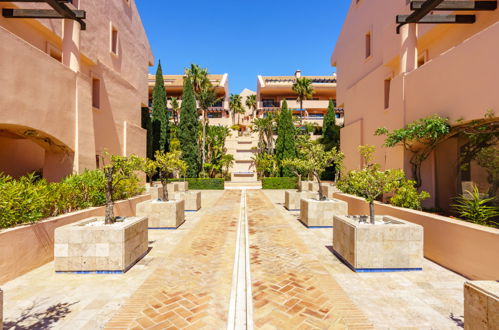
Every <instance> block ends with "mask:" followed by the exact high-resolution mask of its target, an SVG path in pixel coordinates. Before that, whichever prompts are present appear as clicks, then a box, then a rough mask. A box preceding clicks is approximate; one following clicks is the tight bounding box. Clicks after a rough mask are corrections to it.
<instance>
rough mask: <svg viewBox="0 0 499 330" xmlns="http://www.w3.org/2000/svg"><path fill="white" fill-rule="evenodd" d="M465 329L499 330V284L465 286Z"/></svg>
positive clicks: (467, 283) (466, 284)
mask: <svg viewBox="0 0 499 330" xmlns="http://www.w3.org/2000/svg"><path fill="white" fill-rule="evenodd" d="M464 329H467V330H472V329H473V330H474V329H484V330H485V329H499V282H497V281H472V282H466V283H465V284H464Z"/></svg>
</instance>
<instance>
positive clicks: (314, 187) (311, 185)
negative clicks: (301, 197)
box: [308, 181, 319, 192]
mask: <svg viewBox="0 0 499 330" xmlns="http://www.w3.org/2000/svg"><path fill="white" fill-rule="evenodd" d="M308 191H317V192H319V183H318V182H317V181H309V182H308Z"/></svg>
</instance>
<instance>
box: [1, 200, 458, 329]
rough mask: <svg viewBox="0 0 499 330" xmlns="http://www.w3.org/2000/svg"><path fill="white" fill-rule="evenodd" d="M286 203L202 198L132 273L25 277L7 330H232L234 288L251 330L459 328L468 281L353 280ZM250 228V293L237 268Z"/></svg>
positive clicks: (427, 270) (411, 276) (439, 272)
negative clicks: (244, 298) (196, 208)
mask: <svg viewBox="0 0 499 330" xmlns="http://www.w3.org/2000/svg"><path fill="white" fill-rule="evenodd" d="M244 196H246V197H244ZM283 199H284V192H283V191H282V190H281V191H261V190H248V191H247V192H246V193H242V192H241V191H240V190H227V191H209V192H203V209H202V210H201V211H200V212H196V213H188V214H187V221H186V223H185V224H184V225H182V226H181V227H180V228H179V229H178V230H175V231H149V235H150V245H151V246H152V250H151V252H150V253H149V254H148V255H147V256H146V257H145V258H144V259H142V260H141V261H140V262H139V263H138V264H137V265H136V266H134V267H133V268H132V269H131V270H130V271H128V272H127V273H126V274H123V275H72V274H55V273H54V271H53V263H49V264H47V265H45V266H43V267H40V268H38V269H36V270H34V271H32V272H30V273H28V274H25V275H24V276H21V277H19V278H17V279H15V280H14V281H11V282H9V283H6V284H5V285H3V286H2V288H3V289H4V290H5V300H6V301H5V303H6V304H5V314H4V317H5V320H4V321H5V323H6V325H7V326H8V328H7V329H11V328H12V329H45V328H56V329H102V328H107V329H168V328H171V329H180V328H182V329H196V328H204V329H226V328H227V321H228V317H229V315H233V314H234V313H231V312H230V311H231V310H232V309H233V308H239V307H237V306H239V305H238V304H237V299H235V301H236V302H235V303H234V301H231V297H234V296H236V297H237V296H238V295H237V294H234V291H233V290H236V289H234V288H237V290H238V292H247V293H251V294H252V296H251V295H250V296H249V298H251V297H252V298H253V299H252V301H251V299H249V305H250V306H249V307H251V304H252V307H253V308H252V315H246V316H247V317H248V328H249V329H251V326H254V328H257V329H366V328H371V327H374V328H379V329H396V328H404V329H407V328H411V329H431V328H433V329H455V328H458V327H459V326H460V324H461V323H460V322H461V321H462V309H463V306H462V305H463V301H462V300H463V299H462V285H463V282H464V280H465V279H464V278H462V277H461V276H459V275H456V274H454V273H452V272H450V271H448V270H446V269H444V268H442V267H440V266H438V265H436V264H434V263H432V262H430V261H428V260H425V264H424V270H423V271H422V272H402V273H390V274H386V273H379V274H357V273H353V272H352V271H350V269H348V268H347V267H346V266H345V265H344V264H342V263H341V262H340V261H339V260H338V259H337V258H336V257H334V255H333V254H332V253H331V251H330V245H331V240H332V235H331V234H332V233H331V229H308V228H305V227H304V226H302V225H301V224H300V223H299V222H298V221H297V215H298V214H297V213H296V212H288V211H286V210H284V208H283V207H282V206H281V205H280V203H282V202H283ZM241 202H243V204H241ZM244 202H246V203H244ZM245 205H247V208H245V207H244V206H245ZM243 211H244V212H243ZM246 218H247V219H248V226H247V227H248V231H249V235H248V237H247V238H248V241H249V242H247V243H246V244H247V245H249V257H250V260H249V268H250V270H251V274H250V275H251V282H249V281H248V282H246V284H244V276H241V274H237V273H235V272H234V271H235V269H246V267H243V266H244V265H242V266H241V267H234V261H235V255H236V250H237V249H236V247H237V246H239V251H240V249H242V248H246V245H245V243H244V241H245V239H246V236H245V235H242V234H240V235H238V234H237V231H238V228H240V230H239V232H240V233H241V232H244V230H243V229H245V228H246V226H245V225H244V226H241V227H238V224H239V225H240V224H241V219H246ZM245 223H246V222H245ZM239 236H240V239H239V241H238V240H237V237H239ZM240 255H243V256H244V255H245V253H240ZM239 261H240V262H241V260H239ZM234 278H242V279H243V280H242V281H241V282H238V284H237V285H236V286H234V283H233V282H234V281H233V279H234ZM246 278H248V279H249V277H246ZM240 283H243V286H241V285H240ZM244 285H246V287H244ZM240 296H243V295H240ZM241 306H244V307H243V308H241V309H245V308H246V309H248V310H249V309H250V308H248V304H246V305H244V304H242V305H241ZM238 311H239V309H238ZM243 313H244V310H243ZM236 314H238V313H236ZM236 318H237V317H236ZM250 319H252V320H253V322H250ZM231 321H232V320H231ZM235 324H237V320H236V322H235ZM238 329H239V328H238Z"/></svg>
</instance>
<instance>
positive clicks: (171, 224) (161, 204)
mask: <svg viewBox="0 0 499 330" xmlns="http://www.w3.org/2000/svg"><path fill="white" fill-rule="evenodd" d="M155 156H156V161H155V163H156V166H157V168H158V173H159V179H160V181H161V185H162V186H163V191H162V194H161V196H160V199H159V200H150V201H145V202H142V203H139V204H137V215H144V216H147V217H148V218H149V224H148V227H149V228H151V229H176V228H178V227H179V226H180V225H181V224H182V223H183V222H184V219H185V217H184V210H185V202H184V200H170V195H169V192H168V189H167V185H168V179H169V178H170V177H171V176H172V175H173V173H175V172H177V171H178V172H181V173H184V172H185V171H186V169H187V165H186V163H185V162H184V161H183V160H181V159H180V157H181V152H180V151H178V150H176V151H171V152H167V153H165V152H163V151H156V155H155Z"/></svg>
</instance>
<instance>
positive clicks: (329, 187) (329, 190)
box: [321, 183, 339, 198]
mask: <svg viewBox="0 0 499 330" xmlns="http://www.w3.org/2000/svg"><path fill="white" fill-rule="evenodd" d="M321 189H322V193H323V194H324V196H326V197H327V198H334V196H333V194H334V193H335V192H339V189H338V188H336V186H335V185H333V184H330V183H326V184H322V187H321Z"/></svg>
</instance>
